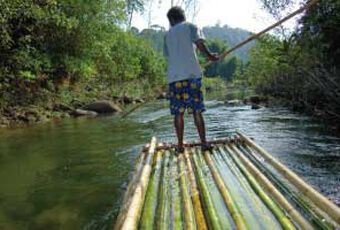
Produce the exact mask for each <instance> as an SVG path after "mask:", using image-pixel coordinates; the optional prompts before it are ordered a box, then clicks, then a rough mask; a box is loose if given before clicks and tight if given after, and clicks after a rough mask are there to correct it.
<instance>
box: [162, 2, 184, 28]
mask: <svg viewBox="0 0 340 230" xmlns="http://www.w3.org/2000/svg"><path fill="white" fill-rule="evenodd" d="M166 16H167V17H168V19H169V21H170V24H171V26H174V25H176V24H177V23H180V22H184V21H185V13H184V10H183V9H182V8H181V7H178V6H174V7H171V9H170V10H169V11H168V13H167V15H166Z"/></svg>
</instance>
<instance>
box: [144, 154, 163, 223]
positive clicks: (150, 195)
mask: <svg viewBox="0 0 340 230" xmlns="http://www.w3.org/2000/svg"><path fill="white" fill-rule="evenodd" d="M162 155H163V154H162V152H161V151H158V152H157V153H156V157H155V163H154V165H155V166H154V168H153V170H152V175H151V179H150V183H149V186H148V189H147V193H146V198H145V203H144V208H143V213H142V217H141V221H140V227H141V229H152V228H153V225H154V222H155V215H156V207H157V196H158V190H159V189H158V188H159V181H160V175H161V168H162Z"/></svg>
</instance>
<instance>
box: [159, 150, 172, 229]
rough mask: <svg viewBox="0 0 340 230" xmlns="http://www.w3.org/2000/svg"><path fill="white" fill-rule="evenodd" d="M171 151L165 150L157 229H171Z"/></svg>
mask: <svg viewBox="0 0 340 230" xmlns="http://www.w3.org/2000/svg"><path fill="white" fill-rule="evenodd" d="M169 160H170V153H169V151H166V152H165V156H164V161H163V169H162V175H161V180H162V182H161V188H160V194H159V199H158V210H157V212H158V215H157V216H158V218H157V221H156V228H157V229H169V226H170V201H169V200H170V195H169V192H170V191H169V188H170V186H169Z"/></svg>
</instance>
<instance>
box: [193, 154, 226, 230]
mask: <svg viewBox="0 0 340 230" xmlns="http://www.w3.org/2000/svg"><path fill="white" fill-rule="evenodd" d="M197 154H200V153H197V152H196V150H194V153H193V156H192V158H193V161H194V165H195V171H196V175H197V180H198V184H199V188H200V191H201V195H202V200H203V203H204V208H205V212H206V215H207V220H208V221H209V225H210V229H216V230H219V229H223V227H222V226H221V223H220V222H219V219H218V216H217V213H216V209H215V207H214V203H213V201H212V197H211V195H210V193H209V189H208V186H207V184H206V182H205V180H204V173H203V172H202V164H201V163H200V162H199V159H198V156H197ZM225 227H227V226H225Z"/></svg>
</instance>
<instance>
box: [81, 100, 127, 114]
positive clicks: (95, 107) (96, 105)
mask: <svg viewBox="0 0 340 230" xmlns="http://www.w3.org/2000/svg"><path fill="white" fill-rule="evenodd" d="M82 109H84V110H90V111H94V112H96V113H115V112H122V109H121V108H120V107H119V106H118V105H116V104H115V103H113V102H111V101H96V102H93V103H91V104H89V105H86V106H84V107H83V108H82Z"/></svg>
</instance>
